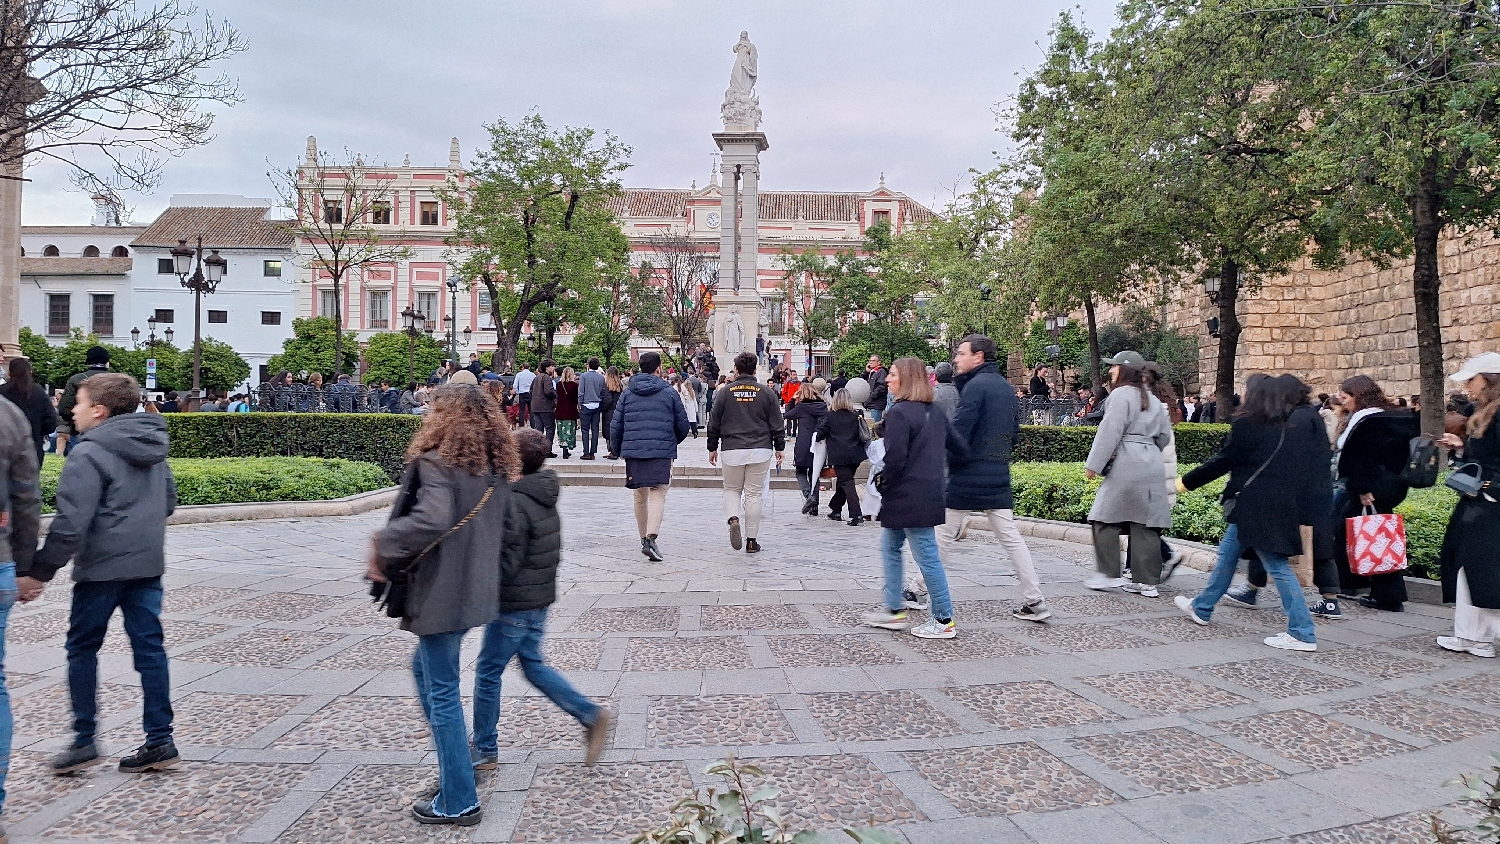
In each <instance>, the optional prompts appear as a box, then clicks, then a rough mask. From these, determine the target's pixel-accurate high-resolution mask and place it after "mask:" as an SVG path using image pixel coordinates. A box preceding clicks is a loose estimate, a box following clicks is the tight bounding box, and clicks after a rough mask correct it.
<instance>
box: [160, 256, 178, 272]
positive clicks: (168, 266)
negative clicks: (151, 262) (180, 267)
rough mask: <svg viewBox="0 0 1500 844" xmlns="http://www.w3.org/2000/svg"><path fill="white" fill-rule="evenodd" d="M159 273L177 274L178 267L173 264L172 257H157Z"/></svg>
mask: <svg viewBox="0 0 1500 844" xmlns="http://www.w3.org/2000/svg"><path fill="white" fill-rule="evenodd" d="M156 274H157V275H177V267H176V266H175V265H173V263H172V259H171V258H157V259H156Z"/></svg>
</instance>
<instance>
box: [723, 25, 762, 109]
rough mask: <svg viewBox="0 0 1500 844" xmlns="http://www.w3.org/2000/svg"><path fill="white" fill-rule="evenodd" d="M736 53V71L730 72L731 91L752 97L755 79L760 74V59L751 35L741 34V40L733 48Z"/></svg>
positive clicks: (747, 33)
mask: <svg viewBox="0 0 1500 844" xmlns="http://www.w3.org/2000/svg"><path fill="white" fill-rule="evenodd" d="M731 49H732V50H733V51H734V70H732V71H730V72H729V90H730V91H731V92H733V93H736V94H743V95H745V96H747V97H748V96H750V95H752V94H754V93H755V77H756V76H758V75H759V74H760V67H759V64H760V60H759V59H760V57H759V54H758V53H757V52H756V51H755V45H754V44H751V43H750V33H749V32H746V31H741V32H740V40H739V42H738V43H736V44H735V45H734V47H733V48H731Z"/></svg>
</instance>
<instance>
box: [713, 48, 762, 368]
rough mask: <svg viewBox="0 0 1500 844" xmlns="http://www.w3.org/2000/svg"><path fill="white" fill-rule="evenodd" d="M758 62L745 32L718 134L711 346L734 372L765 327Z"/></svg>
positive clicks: (722, 365) (736, 54)
mask: <svg viewBox="0 0 1500 844" xmlns="http://www.w3.org/2000/svg"><path fill="white" fill-rule="evenodd" d="M758 74H759V59H758V57H757V54H756V50H755V45H754V44H752V43H750V33H748V32H741V33H740V40H739V43H737V44H735V45H734V69H733V70H732V71H730V74H729V88H728V90H726V91H725V92H724V104H723V105H722V106H721V107H720V108H719V113H720V115H721V116H722V117H723V118H724V131H723V132H715V133H714V136H713V137H714V142H715V143H716V144H718V145H719V151H720V152H721V153H722V154H723V158H722V160H721V164H720V172H722V173H723V178H724V188H723V195H724V199H723V205H722V206H721V210H720V214H719V219H720V220H721V222H720V224H719V290H718V293H717V294H715V296H714V319H713V329H712V331H711V335H712V336H711V337H710V338H709V342H710V344H711V345H712V346H713V349H714V355H715V356H716V357H717V358H718V359H719V368H720V369H721V370H723V371H725V372H728V371H730V370H731V367H732V366H733V364H732V362H733V360H734V356H735V355H737V354H739V353H740V352H751V353H754V352H755V332H756V327H757V326H759V325H760V322H761V320H760V312H761V307H762V305H761V296H760V281H759V278H758V272H757V269H756V267H757V263H758V259H759V257H760V236H759V232H760V154H761V153H762V152H764V151H765V150H766V149H767V148H768V147H769V146H770V145H769V144H768V143H766V136H765V135H764V134H762V133H761V131H760V99H759V98H758V97H757V96H756V95H755V80H756V77H757V75H758Z"/></svg>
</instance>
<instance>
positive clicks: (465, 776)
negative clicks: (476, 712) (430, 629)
mask: <svg viewBox="0 0 1500 844" xmlns="http://www.w3.org/2000/svg"><path fill="white" fill-rule="evenodd" d="M467 632H469V631H467V630H455V631H452V632H450V633H433V634H431V635H428V636H418V637H417V652H416V654H414V655H413V656H412V660H411V673H412V677H414V678H415V679H416V681H417V699H418V700H420V701H421V702H422V714H423V715H425V716H427V724H428V725H429V726H430V727H432V743H433V744H434V745H436V746H437V755H438V795H437V797H434V798H433V800H432V812H433V814H435V815H442V816H444V817H449V818H452V817H457V816H459V815H462V814H463V813H464V812H467V811H469V810H470V809H473V808H474V807H475V806H478V805H479V792H478V790H477V789H476V787H475V785H474V765H473V763H472V762H471V761H470V760H469V736H468V731H467V730H465V729H464V704H463V701H462V700H460V699H459V696H458V671H459V669H458V649H459V646H460V645H462V644H463V641H464V634H465V633H467Z"/></svg>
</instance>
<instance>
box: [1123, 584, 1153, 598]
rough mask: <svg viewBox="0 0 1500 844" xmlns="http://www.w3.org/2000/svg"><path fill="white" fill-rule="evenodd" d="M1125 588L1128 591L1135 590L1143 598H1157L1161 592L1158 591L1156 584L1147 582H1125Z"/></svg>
mask: <svg viewBox="0 0 1500 844" xmlns="http://www.w3.org/2000/svg"><path fill="white" fill-rule="evenodd" d="M1124 589H1125V591H1126V592H1134V593H1136V594H1137V595H1140V596H1141V597H1143V598H1155V597H1156V596H1158V595H1160V594H1161V593H1160V592H1158V591H1156V587H1155V586H1152V585H1150V584H1147V583H1127V584H1125V586H1124Z"/></svg>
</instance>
